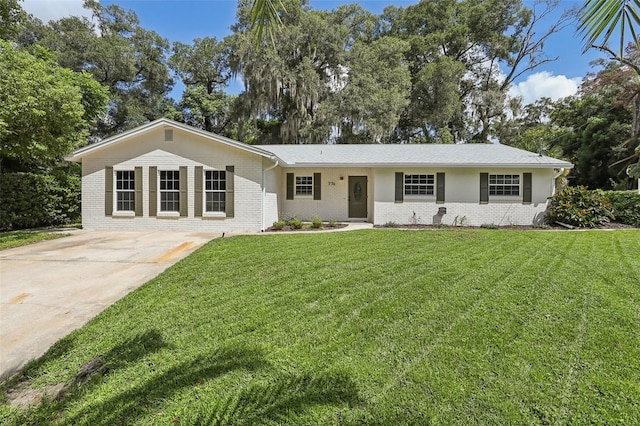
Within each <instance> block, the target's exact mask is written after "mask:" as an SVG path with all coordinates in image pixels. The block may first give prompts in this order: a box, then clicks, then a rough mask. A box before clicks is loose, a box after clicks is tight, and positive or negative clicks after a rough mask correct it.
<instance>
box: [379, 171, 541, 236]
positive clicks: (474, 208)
mask: <svg viewBox="0 0 640 426" xmlns="http://www.w3.org/2000/svg"><path fill="white" fill-rule="evenodd" d="M400 171H401V172H404V173H406V174H412V173H427V174H436V173H437V172H444V173H445V202H444V203H442V204H436V202H435V196H432V197H417V196H413V197H411V196H405V197H404V200H403V202H402V203H396V202H395V201H394V200H395V172H400ZM481 172H488V173H490V174H519V175H520V176H521V182H522V173H524V172H531V173H532V184H533V191H532V203H531V204H522V188H521V190H520V194H521V195H520V197H515V199H514V198H512V197H502V198H498V197H490V198H489V203H487V204H480V173H481ZM374 178H375V182H376V186H375V187H376V194H375V203H374V218H373V222H374V223H375V224H376V225H383V224H385V223H388V222H395V223H397V224H412V223H419V224H438V223H442V224H446V225H453V224H455V223H458V224H460V222H461V221H462V222H463V224H465V225H470V226H480V225H483V224H495V225H501V226H504V225H531V224H535V223H540V222H541V221H542V219H543V217H544V212H545V210H546V208H547V197H549V196H551V195H553V191H554V183H553V182H554V181H553V170H551V169H525V170H523V169H456V168H443V169H433V170H431V169H427V170H425V169H412V168H406V169H401V170H396V169H378V170H376V171H375V173H374ZM440 207H445V208H446V209H447V213H446V214H445V215H438V209H439V208H440Z"/></svg>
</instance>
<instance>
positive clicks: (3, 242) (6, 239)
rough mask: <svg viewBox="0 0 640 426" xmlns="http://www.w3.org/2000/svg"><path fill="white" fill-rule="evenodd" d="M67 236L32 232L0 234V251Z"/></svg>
mask: <svg viewBox="0 0 640 426" xmlns="http://www.w3.org/2000/svg"><path fill="white" fill-rule="evenodd" d="M67 235H68V234H61V233H49V232H34V231H10V232H0V250H4V249H8V248H13V247H20V246H25V245H27V244H32V243H37V242H40V241H46V240H53V239H56V238H60V237H65V236H67Z"/></svg>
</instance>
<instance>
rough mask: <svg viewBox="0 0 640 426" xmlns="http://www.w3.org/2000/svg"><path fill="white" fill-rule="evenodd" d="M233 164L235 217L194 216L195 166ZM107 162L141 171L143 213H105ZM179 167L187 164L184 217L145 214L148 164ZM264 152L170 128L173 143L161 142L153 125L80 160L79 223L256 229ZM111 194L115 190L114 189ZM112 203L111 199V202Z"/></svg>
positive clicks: (160, 134)
mask: <svg viewBox="0 0 640 426" xmlns="http://www.w3.org/2000/svg"><path fill="white" fill-rule="evenodd" d="M227 165H233V166H235V191H234V193H235V217H234V218H222V217H218V218H206V217H205V218H200V217H194V211H195V209H194V194H193V185H194V174H195V166H204V167H205V169H207V168H213V169H219V170H224V169H225V167H226V166H227ZM105 166H113V167H114V170H123V169H128V170H132V169H133V168H134V167H136V166H142V168H143V169H142V170H143V179H142V182H143V191H142V193H143V216H142V217H131V216H129V217H117V216H116V215H114V216H113V217H109V216H105V212H104V204H105V203H104V197H105V187H104V176H105V171H104V167H105ZM150 166H157V167H158V170H172V169H173V170H178V168H179V167H180V166H187V173H188V191H187V194H188V217H149V193H148V184H149V167H150ZM261 185H262V157H260V156H258V155H256V154H252V153H248V152H245V151H242V150H239V149H235V148H231V147H229V146H226V145H223V144H217V143H215V142H212V141H210V140H206V139H204V138H201V137H199V136H196V135H193V134H189V133H186V132H184V131H181V130H179V129H175V130H174V138H173V142H164V130H163V129H156V130H154V131H152V132H149V133H145V134H144V135H141V136H136V137H135V138H132V139H130V140H127V142H126V144H123V143H120V144H116V145H115V146H113V145H112V146H110V147H107V148H105V149H103V150H101V151H99V152H98V153H96V154H88V155H86V156H85V157H84V158H83V160H82V225H83V227H84V228H85V229H158V230H165V229H166V230H181V231H187V230H190V231H205V232H257V231H260V230H261V229H262V221H263V217H262V202H263V201H262V187H261ZM114 193H115V191H114ZM114 206H115V203H114Z"/></svg>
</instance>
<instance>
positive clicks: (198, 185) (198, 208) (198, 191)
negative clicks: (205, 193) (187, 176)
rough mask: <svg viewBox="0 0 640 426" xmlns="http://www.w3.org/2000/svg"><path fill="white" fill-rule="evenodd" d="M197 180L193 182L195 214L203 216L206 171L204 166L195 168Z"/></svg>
mask: <svg viewBox="0 0 640 426" xmlns="http://www.w3.org/2000/svg"><path fill="white" fill-rule="evenodd" d="M194 174H195V177H194V179H195V182H193V203H194V204H193V215H194V216H195V217H201V216H202V183H203V180H204V172H203V171H202V166H196V167H195V169H194Z"/></svg>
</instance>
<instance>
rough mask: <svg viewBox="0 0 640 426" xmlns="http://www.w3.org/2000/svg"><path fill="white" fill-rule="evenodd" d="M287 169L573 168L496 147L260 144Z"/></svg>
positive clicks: (543, 157)
mask: <svg viewBox="0 0 640 426" xmlns="http://www.w3.org/2000/svg"><path fill="white" fill-rule="evenodd" d="M260 148H262V149H264V150H266V151H269V152H272V153H273V154H275V155H276V156H277V157H278V158H279V159H280V160H282V161H283V162H284V163H286V164H285V165H287V166H290V167H311V166H313V167H318V166H325V167H326V166H332V167H354V166H360V167H397V166H430V167H473V166H477V167H513V166H522V167H531V168H562V167H565V168H567V167H573V165H572V164H571V163H569V162H567V161H562V160H558V159H555V158H551V157H546V156H539V155H538V154H536V153H533V152H529V151H523V150H521V149H517V148H513V147H510V146H506V145H499V144H458V145H439V144H415V145H392V144H389V145H260Z"/></svg>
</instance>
